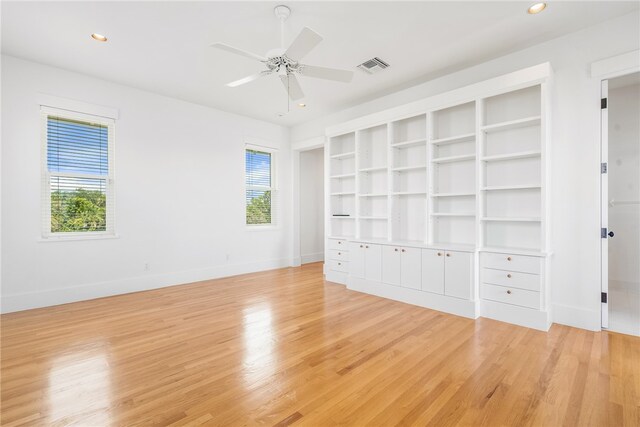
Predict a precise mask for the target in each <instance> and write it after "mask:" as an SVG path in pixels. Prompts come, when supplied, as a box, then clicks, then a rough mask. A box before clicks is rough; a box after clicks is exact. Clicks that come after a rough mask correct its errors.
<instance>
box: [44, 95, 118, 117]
mask: <svg viewBox="0 0 640 427" xmlns="http://www.w3.org/2000/svg"><path fill="white" fill-rule="evenodd" d="M37 102H38V105H41V106H43V107H51V108H56V109H59V110H67V111H70V112H73V113H84V114H90V115H92V116H98V117H104V118H107V119H112V120H117V119H118V117H119V114H120V112H119V110H118V109H117V108H114V107H107V106H104V105H96V104H91V103H89V102H84V101H76V100H75V99H68V98H61V97H59V96H55V95H47V94H45V93H39V94H38V96H37Z"/></svg>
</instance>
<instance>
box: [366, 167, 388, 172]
mask: <svg viewBox="0 0 640 427" xmlns="http://www.w3.org/2000/svg"><path fill="white" fill-rule="evenodd" d="M386 170H387V167H386V166H375V167H372V168H362V169H360V172H377V171H386Z"/></svg>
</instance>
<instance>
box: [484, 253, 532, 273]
mask: <svg viewBox="0 0 640 427" xmlns="http://www.w3.org/2000/svg"><path fill="white" fill-rule="evenodd" d="M541 263H542V259H541V258H539V257H535V256H526V255H510V254H497V253H492V252H483V253H482V266H483V267H487V268H495V269H497V270H507V271H518V272H522V273H532V274H540V270H541Z"/></svg>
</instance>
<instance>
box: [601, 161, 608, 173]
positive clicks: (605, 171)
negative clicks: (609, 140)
mask: <svg viewBox="0 0 640 427" xmlns="http://www.w3.org/2000/svg"><path fill="white" fill-rule="evenodd" d="M600 173H607V164H606V163H600Z"/></svg>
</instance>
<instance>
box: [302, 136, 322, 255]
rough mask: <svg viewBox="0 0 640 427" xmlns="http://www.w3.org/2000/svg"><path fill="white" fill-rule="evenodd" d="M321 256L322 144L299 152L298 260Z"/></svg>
mask: <svg viewBox="0 0 640 427" xmlns="http://www.w3.org/2000/svg"><path fill="white" fill-rule="evenodd" d="M323 260H324V148H316V149H313V150H306V151H301V152H300V262H301V263H302V264H308V263H311V262H320V261H323Z"/></svg>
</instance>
